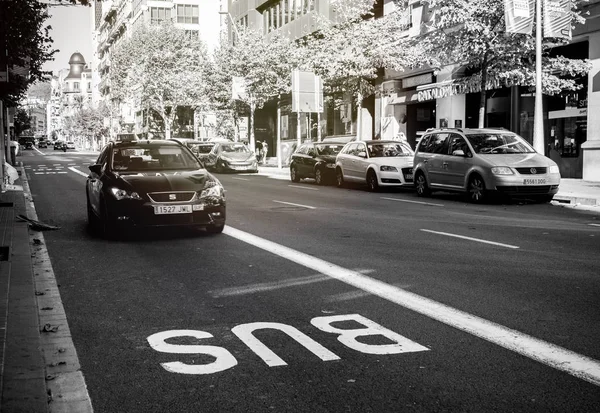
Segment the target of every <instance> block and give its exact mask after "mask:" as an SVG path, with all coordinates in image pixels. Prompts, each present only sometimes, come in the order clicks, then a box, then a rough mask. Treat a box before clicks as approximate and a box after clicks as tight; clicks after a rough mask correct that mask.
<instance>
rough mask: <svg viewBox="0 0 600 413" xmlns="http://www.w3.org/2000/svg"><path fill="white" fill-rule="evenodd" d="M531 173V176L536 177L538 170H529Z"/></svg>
mask: <svg viewBox="0 0 600 413" xmlns="http://www.w3.org/2000/svg"><path fill="white" fill-rule="evenodd" d="M529 172H531V174H532V175H535V174H537V169H535V168H531V169H530V170H529Z"/></svg>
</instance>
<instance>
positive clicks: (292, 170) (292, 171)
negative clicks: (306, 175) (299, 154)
mask: <svg viewBox="0 0 600 413" xmlns="http://www.w3.org/2000/svg"><path fill="white" fill-rule="evenodd" d="M290 177H291V178H292V182H300V176H299V175H298V170H297V169H296V167H295V166H292V167H291V168H290Z"/></svg>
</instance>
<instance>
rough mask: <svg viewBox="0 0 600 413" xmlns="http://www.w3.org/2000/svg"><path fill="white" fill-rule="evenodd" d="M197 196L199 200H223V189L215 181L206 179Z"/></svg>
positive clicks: (219, 183)
mask: <svg viewBox="0 0 600 413" xmlns="http://www.w3.org/2000/svg"><path fill="white" fill-rule="evenodd" d="M199 196H200V198H201V199H209V198H225V188H223V185H221V182H219V181H218V180H217V179H214V178H213V179H207V180H206V182H205V184H204V188H203V189H202V191H200V192H199Z"/></svg>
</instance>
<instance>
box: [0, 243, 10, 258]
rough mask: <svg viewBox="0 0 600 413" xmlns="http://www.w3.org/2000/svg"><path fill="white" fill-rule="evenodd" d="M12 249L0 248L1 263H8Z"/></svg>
mask: <svg viewBox="0 0 600 413" xmlns="http://www.w3.org/2000/svg"><path fill="white" fill-rule="evenodd" d="M9 250H10V247H6V246H0V261H8V254H9Z"/></svg>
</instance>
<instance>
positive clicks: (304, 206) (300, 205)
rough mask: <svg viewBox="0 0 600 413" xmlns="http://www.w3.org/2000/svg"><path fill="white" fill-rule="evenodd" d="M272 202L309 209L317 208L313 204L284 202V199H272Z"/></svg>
mask: <svg viewBox="0 0 600 413" xmlns="http://www.w3.org/2000/svg"><path fill="white" fill-rule="evenodd" d="M273 202H277V203H279V204H286V205H293V206H299V207H303V208H309V209H317V207H314V206H308V205H302V204H294V203H293V202H284V201H276V200H273Z"/></svg>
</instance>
